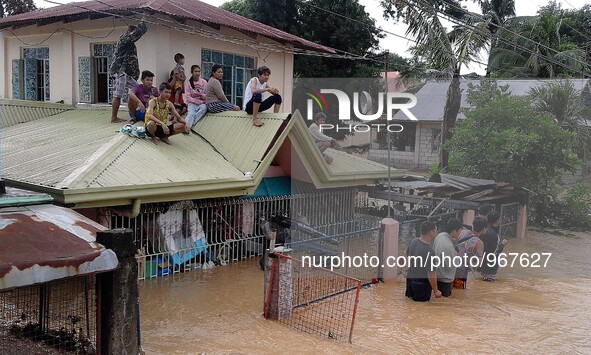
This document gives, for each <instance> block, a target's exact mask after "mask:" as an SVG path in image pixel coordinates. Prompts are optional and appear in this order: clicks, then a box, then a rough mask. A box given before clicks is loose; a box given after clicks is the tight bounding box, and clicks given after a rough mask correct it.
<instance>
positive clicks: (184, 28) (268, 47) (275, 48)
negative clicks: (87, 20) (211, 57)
mask: <svg viewBox="0 0 591 355" xmlns="http://www.w3.org/2000/svg"><path fill="white" fill-rule="evenodd" d="M44 1H46V2H48V3H51V4H56V5H65V4H63V3H59V2H56V1H53V0H44ZM95 1H96V2H98V3H101V4H103V5H105V6H109V7H111V8H115V6H113V5H110V4H107V3H104V2H102V1H100V0H95ZM169 3H171V4H173V5H174V6H177V7H178V5H176V4H175V3H174V1H172V0H169ZM68 5H70V6H74V7H78V8H80V9H83V10H86V11H90V12H95V13H99V14H103V15H107V16H113V17H117V18H121V19H132V20H134V21H139V20H138V19H137V18H134V17H131V16H125V15H119V14H116V13H111V12H107V11H102V10H96V9H90V8H88V7H85V6H82V5H80V4H79V3H76V4H73V3H70V4H68ZM115 9H116V8H115ZM181 9H182V8H181ZM182 10H183V11H186V10H185V9H182ZM154 11H156V10H154ZM156 12H157V11H156ZM132 13H133V14H135V15H143V14H142V13H139V12H136V11H132ZM149 17H151V18H153V19H155V21H154V20H152V21H150V20H146V21H145V22H146V23H149V24H153V25H156V26H164V27H167V28H170V29H174V30H178V31H181V32H184V33H187V34H191V35H199V36H202V37H206V38H212V39H216V40H222V41H224V42H230V43H234V44H238V45H247V46H249V47H251V48H253V49H255V50H256V49H259V50H264V51H268V52H276V53H287V54H299V55H308V56H318V57H327V58H336V59H349V60H365V58H363V57H362V56H358V55H355V54H352V53H347V52H345V51H340V50H336V51H339V52H341V53H344V54H332V53H324V52H319V51H313V50H309V49H302V48H295V47H294V48H290V47H286V46H283V45H279V44H267V43H261V42H257V41H254V40H247V39H243V38H239V37H234V36H230V35H224V34H221V33H216V32H211V31H208V30H204V29H201V28H195V27H192V26H189V25H185V24H182V23H179V22H173V21H170V20H168V19H165V18H159V17H156V16H155V15H152V14H150V15H149ZM163 22H164V23H163ZM167 23H172V25H170V24H167Z"/></svg>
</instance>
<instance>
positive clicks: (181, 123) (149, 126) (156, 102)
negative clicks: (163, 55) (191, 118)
mask: <svg viewBox="0 0 591 355" xmlns="http://www.w3.org/2000/svg"><path fill="white" fill-rule="evenodd" d="M171 92H172V87H171V86H170V84H169V83H162V84H160V96H158V97H157V98H154V99H151V100H150V102H149V104H148V108H147V109H146V117H145V119H144V122H145V124H146V134H147V135H148V136H150V138H151V139H152V143H154V144H157V143H158V141H157V140H156V137H158V138H160V140H161V141H163V142H164V143H166V144H170V141H169V140H168V137H170V136H172V135H175V134H178V133H181V132H183V131H185V128H186V125H187V123H186V122H185V120H184V119H183V118H182V117H181V115H179V113H178V112H177V110H176V109H175V108H174V105H173V104H172V102H170V101H169V100H168V99H169V98H170V95H171ZM169 115H172V116H173V119H172V122H171V123H170V124H169V123H168V116H169Z"/></svg>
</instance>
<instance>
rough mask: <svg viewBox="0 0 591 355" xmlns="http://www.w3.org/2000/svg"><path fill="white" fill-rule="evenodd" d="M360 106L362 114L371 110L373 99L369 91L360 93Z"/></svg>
mask: <svg viewBox="0 0 591 355" xmlns="http://www.w3.org/2000/svg"><path fill="white" fill-rule="evenodd" d="M359 106H360V110H359V112H361V114H363V115H367V113H368V112H369V111H370V110H371V106H372V101H371V96H370V95H369V93H368V92H367V91H362V92H361V95H359Z"/></svg>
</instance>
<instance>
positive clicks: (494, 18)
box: [480, 0, 515, 76]
mask: <svg viewBox="0 0 591 355" xmlns="http://www.w3.org/2000/svg"><path fill="white" fill-rule="evenodd" d="M480 8H481V10H482V17H483V18H484V20H485V21H486V22H488V30H489V32H490V33H491V39H490V50H489V56H488V66H487V69H486V75H487V76H488V75H489V74H490V73H491V64H492V63H491V58H492V57H493V53H494V51H495V49H496V48H497V47H498V45H499V38H498V35H497V33H498V32H499V30H500V29H501V28H503V26H504V25H505V22H506V21H507V20H509V19H510V18H512V17H515V0H481V1H480Z"/></svg>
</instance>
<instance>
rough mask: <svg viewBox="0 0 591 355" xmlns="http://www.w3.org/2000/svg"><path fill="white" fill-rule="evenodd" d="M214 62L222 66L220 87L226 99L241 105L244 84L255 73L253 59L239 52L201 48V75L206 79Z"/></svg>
mask: <svg viewBox="0 0 591 355" xmlns="http://www.w3.org/2000/svg"><path fill="white" fill-rule="evenodd" d="M214 64H220V65H221V66H223V70H224V78H223V79H222V88H223V89H224V93H225V94H226V97H227V98H228V100H229V101H230V102H232V103H235V104H236V105H238V106H240V107H242V103H243V96H244V85H245V84H246V83H248V81H249V80H250V79H251V78H252V77H253V76H255V75H256V68H255V60H254V58H252V57H248V56H244V55H241V54H234V53H226V52H220V51H214V50H209V49H203V50H201V76H202V77H203V78H204V79H205V80H208V79H209V77H210V75H211V68H212V67H213V65H214Z"/></svg>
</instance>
